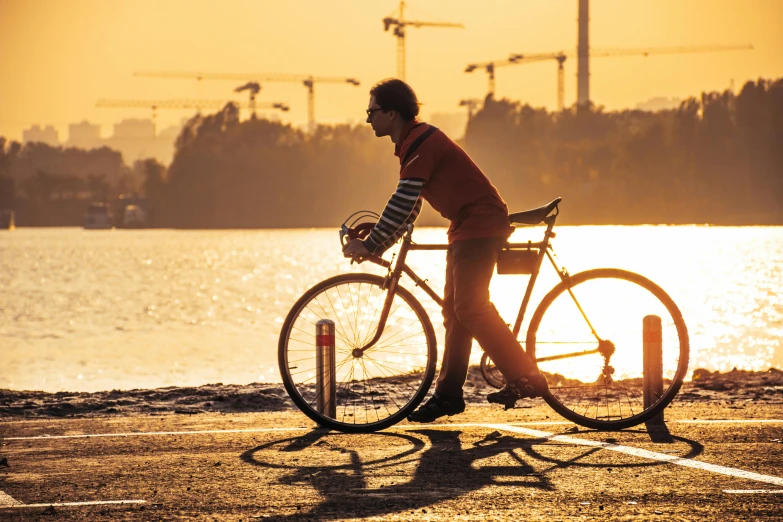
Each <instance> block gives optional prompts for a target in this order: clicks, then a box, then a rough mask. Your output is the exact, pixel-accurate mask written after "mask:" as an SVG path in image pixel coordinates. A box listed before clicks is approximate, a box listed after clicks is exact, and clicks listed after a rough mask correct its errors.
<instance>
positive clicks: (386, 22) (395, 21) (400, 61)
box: [383, 2, 465, 80]
mask: <svg viewBox="0 0 783 522" xmlns="http://www.w3.org/2000/svg"><path fill="white" fill-rule="evenodd" d="M404 11H405V2H400V16H399V18H392V17H390V16H387V17H386V18H384V19H383V30H384V31H388V30H389V29H390V28H391V27H394V31H393V33H394V36H396V37H397V78H399V79H400V80H405V28H406V27H407V26H411V27H457V28H464V27H465V26H464V25H462V24H456V23H450V22H422V21H420V20H406V19H405V13H404Z"/></svg>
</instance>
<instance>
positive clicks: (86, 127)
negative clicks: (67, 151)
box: [67, 121, 104, 150]
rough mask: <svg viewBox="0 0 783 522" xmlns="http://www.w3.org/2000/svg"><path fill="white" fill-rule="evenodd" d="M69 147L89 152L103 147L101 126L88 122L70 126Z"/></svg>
mask: <svg viewBox="0 0 783 522" xmlns="http://www.w3.org/2000/svg"><path fill="white" fill-rule="evenodd" d="M67 145H68V146H69V147H77V148H80V149H88V150H89V149H97V148H100V147H103V145H104V143H103V140H101V127H100V125H94V124H92V123H90V122H88V121H82V122H81V123H72V124H70V125H68V143H67Z"/></svg>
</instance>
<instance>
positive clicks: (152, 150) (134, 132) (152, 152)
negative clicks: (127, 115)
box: [105, 118, 157, 165]
mask: <svg viewBox="0 0 783 522" xmlns="http://www.w3.org/2000/svg"><path fill="white" fill-rule="evenodd" d="M105 143H106V145H107V146H108V147H110V148H112V149H114V150H118V151H120V152H121V153H122V157H123V160H124V161H125V164H126V165H131V164H132V163H133V162H134V161H137V160H140V159H144V158H153V157H157V155H156V152H157V140H156V139H155V124H154V123H153V122H152V120H149V119H137V118H132V119H127V120H122V121H121V122H120V123H115V124H114V135H113V136H111V137H110V138H108V139H107V140H106V141H105Z"/></svg>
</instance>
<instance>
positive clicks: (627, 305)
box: [526, 268, 690, 430]
mask: <svg viewBox="0 0 783 522" xmlns="http://www.w3.org/2000/svg"><path fill="white" fill-rule="evenodd" d="M569 291H571V292H573V293H574V295H576V298H577V300H578V301H579V303H580V306H582V307H583V309H584V313H585V315H586V316H587V317H588V319H589V320H590V322H591V323H593V326H594V327H595V328H594V331H595V332H597V334H598V335H599V336H600V335H603V334H601V331H602V330H610V331H611V332H612V335H613V336H616V338H615V339H614V340H612V339H610V338H609V337H601V338H602V339H607V340H610V341H612V343H614V344H613V345H612V346H613V347H614V350H616V351H615V352H614V353H613V354H612V355H611V356H610V358H609V363H612V361H614V362H616V363H619V366H620V370H621V371H620V372H619V373H620V375H619V376H618V377H619V380H618V377H615V376H613V375H612V374H611V373H609V372H612V371H615V370H613V369H607V363H606V359H604V358H603V356H601V355H600V354H595V353H594V354H590V355H584V356H579V357H576V358H566V359H561V360H555V359H554V357H556V356H557V354H558V353H571V354H573V353H577V352H575V351H573V350H577V351H579V350H585V349H590V346H589V345H590V342H591V341H589V340H588V341H586V342H582V341H580V340H576V338H577V337H578V336H579V335H580V334H579V332H581V331H582V330H584V329H586V326H587V322H586V321H584V318H583V317H581V316H580V314H579V313H578V310H579V309H578V308H577V307H576V306H575V305H573V304H572V305H571V307H570V308H572V309H573V310H574V311H576V312H574V311H571V310H570V309H569V306H568V303H569V302H570V303H573V300H572V299H571V296H570V294H569ZM610 294H611V295H610ZM611 296H621V297H619V298H618V297H611ZM638 303H643V304H638ZM609 308H611V309H610V310H609ZM637 308H638V310H637ZM607 310H608V311H607ZM651 310H654V312H655V313H651V312H650V311H651ZM547 312H549V313H547ZM648 312H650V313H648ZM557 314H561V315H568V316H569V318H568V319H562V318H558V317H557ZM642 314H645V315H659V317H661V322H662V325H663V326H662V330H663V334H662V338H663V341H662V343H661V344H662V346H663V348H662V354H663V355H662V359H663V361H662V368H663V372H662V373H663V379H662V380H663V383H664V384H663V386H664V390H663V393H662V394H660V395H659V396H658V397H657V400H655V401H654V402H652V404H649V405H647V406H645V405H644V400H643V395H644V389H643V383H644V377H643V368H644V362H643V357H644V356H643V354H642V352H643V350H642V347H641V345H642V340H643V339H642V335H643V332H642V317H640V316H641V315H642ZM550 316H554V317H552V318H550ZM580 320H581V322H582V323H583V325H582V326H581V327H580V326H579V321H580ZM566 324H568V325H569V326H567V327H566V326H564V325H566ZM560 329H562V330H560ZM593 333H594V332H591V333H590V335H586V336H585V337H590V336H591V335H592V334H593ZM558 336H559V337H558ZM566 336H568V339H569V340H567V341H563V340H560V341H557V340H551V339H555V338H557V339H566ZM579 339H582V337H579ZM577 343H578V344H585V345H587V346H584V347H578V348H575V346H576V345H577ZM592 343H593V345H594V346H598V342H597V340H595V337H593V341H592ZM633 344H638V346H639V348H638V350H634V349H633V347H632V346H633ZM526 350H527V353H528V355H529V356H530V358H531V359H532V360H534V361H536V365H537V367H538V369H539V370H540V371H541V372H542V373H543V374H544V375H545V376H546V378H547V382H548V383H549V392H548V393H547V394H545V396H544V400H545V401H546V402H547V403H548V404H549V405H550V406H551V407H552V408H553V409H554V410H555V411H557V412H558V413H559V414H560V415H562V416H563V417H565V418H566V419H568V420H570V421H572V422H574V423H576V424H579V425H582V426H585V427H588V428H592V429H598V430H618V429H623V428H629V427H632V426H636V425H638V424H640V423H642V422H645V421H647V420H650V419H651V418H653V417H655V416H656V415H657V414H658V413H660V412H662V411H663V409H664V408H665V407H666V406H668V405H669V403H671V401H672V400H673V399H674V397H675V395H677V392H678V391H679V389H680V386H681V385H682V381H683V378H684V377H685V373H686V372H687V370H688V357H689V350H690V348H689V340H688V330H687V327H686V325H685V321H684V319H683V317H682V313H681V312H680V310H679V308H678V307H677V305H676V304H675V303H674V301H673V300H672V298H671V297H669V295H668V294H667V293H666V292H664V290H663V289H661V288H660V287H659V286H658V285H656V284H655V283H653V282H652V281H650V280H649V279H647V278H645V277H643V276H641V275H639V274H636V273H633V272H629V271H626V270H620V269H611V268H601V269H595V270H588V271H585V272H580V273H578V274H575V275H572V276H570V277H568V278H567V279H566V280H565V281H561V282H560V283H558V284H557V285H556V286H555V287H554V288H553V289H552V290H550V291H549V293H547V295H546V296H544V298H543V299H542V300H541V303H540V304H539V305H538V307H537V308H536V311H535V312H534V313H533V316H532V318H531V320H530V325H529V327H528V330H527V335H526ZM569 350H570V351H569ZM615 354H616V355H617V357H615ZM547 356H550V360H548V361H541V360H540V359H542V358H544V357H547ZM552 356H554V357H552ZM596 356H597V357H600V358H601V359H602V360H603V361H604V363H603V364H602V368H601V370H600V371H601V373H599V375H598V377H597V378H596V380H594V381H591V379H592V377H595V372H596V371H597V361H596V360H595V357H596ZM537 358H538V360H537ZM675 358H676V361H675V360H674V359H675ZM569 359H570V360H569ZM598 362H600V361H598ZM574 363H578V364H574ZM608 366H612V364H609V365H608ZM612 368H614V367H613V366H612ZM564 371H567V372H570V373H575V372H581V374H580V375H581V377H579V378H569V377H567V376H564V375H563V372H564ZM591 372H592V373H591ZM602 394H603V397H602ZM640 401H641V402H640ZM624 408H625V410H624ZM604 409H605V410H606V411H605V412H604Z"/></svg>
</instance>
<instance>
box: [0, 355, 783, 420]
mask: <svg viewBox="0 0 783 522" xmlns="http://www.w3.org/2000/svg"><path fill="white" fill-rule="evenodd" d="M489 391H492V389H491V388H490V387H489V386H487V384H486V383H485V382H484V380H483V378H482V377H481V374H480V373H479V370H478V368H477V367H474V368H471V371H470V374H469V376H468V381H467V383H466V386H465V399H466V401H467V402H468V403H470V404H483V403H485V400H486V399H485V397H486V394H487V393H488V392H489ZM677 402H679V403H698V402H704V403H710V404H734V405H736V406H737V407H742V405H743V404H750V403H754V404H770V405H771V404H783V371H781V370H778V369H775V368H771V369H770V370H769V371H766V372H749V371H741V370H735V371H731V372H726V373H718V372H709V371H707V370H703V369H697V370H695V371H694V373H693V379H692V380H691V381H690V382H686V383H685V384H684V385H683V387H682V388H681V390H680V393H679V394H678V395H677V397H676V398H675V403H677ZM292 409H295V406H294V405H293V403H292V402H291V401H290V399H289V398H288V395H287V394H286V391H285V389H284V388H283V386H282V385H281V384H248V385H224V384H220V383H217V384H206V385H203V386H198V387H168V388H157V389H153V390H112V391H104V392H95V393H69V392H58V393H46V392H36V391H16V390H0V419H19V418H23V419H29V418H46V417H55V418H57V417H60V418H72V417H85V416H107V415H108V416H118V415H128V414H139V413H146V414H156V413H158V414H162V413H177V414H201V413H209V412H213V413H241V412H271V411H286V410H292Z"/></svg>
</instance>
